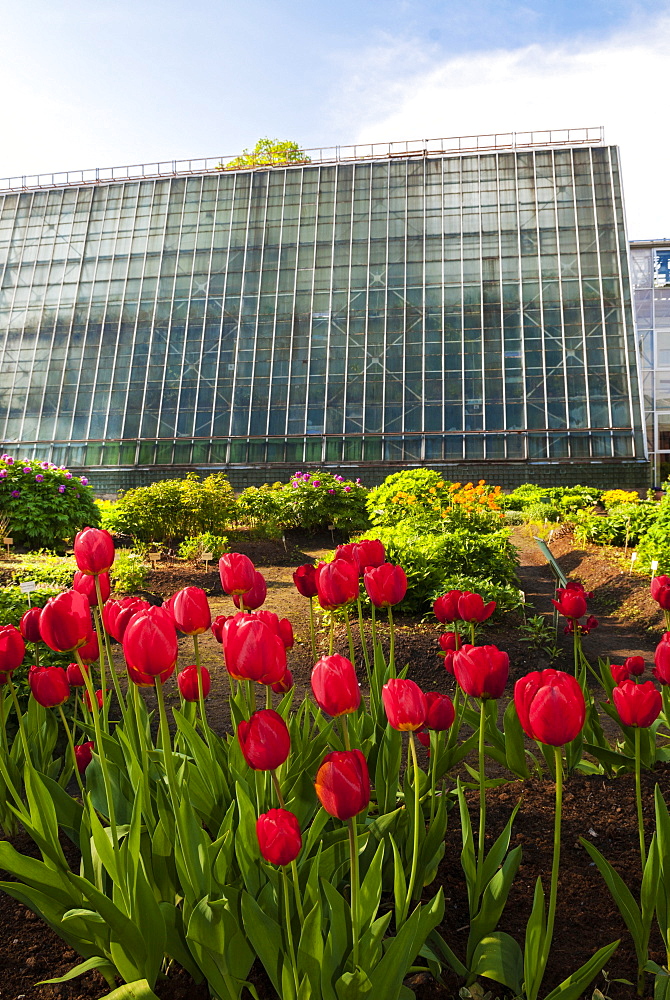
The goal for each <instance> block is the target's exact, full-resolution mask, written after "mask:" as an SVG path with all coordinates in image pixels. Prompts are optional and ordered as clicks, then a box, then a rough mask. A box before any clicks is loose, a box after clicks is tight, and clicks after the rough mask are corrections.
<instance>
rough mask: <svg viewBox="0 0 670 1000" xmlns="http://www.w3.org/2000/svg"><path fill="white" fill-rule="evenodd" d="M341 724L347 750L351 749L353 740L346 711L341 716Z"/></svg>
mask: <svg viewBox="0 0 670 1000" xmlns="http://www.w3.org/2000/svg"><path fill="white" fill-rule="evenodd" d="M340 725H341V726H342V738H343V740H344V746H345V748H346V749H347V750H351V740H350V739H349V722H348V720H347V716H346V713H345V714H344V715H341V716H340Z"/></svg>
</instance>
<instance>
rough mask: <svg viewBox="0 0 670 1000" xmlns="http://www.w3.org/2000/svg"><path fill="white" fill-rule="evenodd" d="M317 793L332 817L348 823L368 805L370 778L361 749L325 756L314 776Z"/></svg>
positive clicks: (334, 752)
mask: <svg viewBox="0 0 670 1000" xmlns="http://www.w3.org/2000/svg"><path fill="white" fill-rule="evenodd" d="M315 788H316V794H317V797H318V799H319V802H320V803H321V805H322V806H323V808H324V809H325V810H326V812H327V813H329V814H330V815H331V816H335V817H336V819H340V820H348V819H351V818H352V817H353V816H357V815H358V814H359V813H360V812H362V811H363V810H364V809H367V807H368V805H369V803H370V776H369V774H368V765H367V761H366V760H365V757H364V756H363V754H362V753H361V751H360V750H342V751H337V750H336V751H333V753H329V754H326V756H325V757H324V758H323V761H322V762H321V766H320V768H319V770H318V771H317V774H316V781H315Z"/></svg>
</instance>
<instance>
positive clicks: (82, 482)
mask: <svg viewBox="0 0 670 1000" xmlns="http://www.w3.org/2000/svg"><path fill="white" fill-rule="evenodd" d="M79 481H80V483H81V485H82V486H88V479H87V478H86V476H82V477H81V479H80V480H79Z"/></svg>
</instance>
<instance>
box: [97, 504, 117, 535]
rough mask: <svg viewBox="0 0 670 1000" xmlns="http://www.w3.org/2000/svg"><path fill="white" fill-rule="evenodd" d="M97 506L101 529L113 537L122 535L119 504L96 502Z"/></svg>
mask: <svg viewBox="0 0 670 1000" xmlns="http://www.w3.org/2000/svg"><path fill="white" fill-rule="evenodd" d="M95 505H96V507H97V508H98V510H99V512H100V527H101V528H104V529H105V531H109V532H110V533H111V534H112V535H115V534H120V533H121V528H120V527H119V524H118V517H119V504H118V501H115V500H96V501H95Z"/></svg>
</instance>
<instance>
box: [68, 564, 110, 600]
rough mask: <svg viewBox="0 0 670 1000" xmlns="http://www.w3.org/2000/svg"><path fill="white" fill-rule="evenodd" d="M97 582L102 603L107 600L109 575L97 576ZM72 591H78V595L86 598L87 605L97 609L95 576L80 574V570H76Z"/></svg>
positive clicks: (101, 574)
mask: <svg viewBox="0 0 670 1000" xmlns="http://www.w3.org/2000/svg"><path fill="white" fill-rule="evenodd" d="M98 580H99V581H100V596H101V597H102V603H103V604H104V603H105V601H106V600H107V599H108V598H109V594H110V591H111V585H110V582H109V573H100V574H99V575H98ZM72 589H73V590H78V591H79V593H80V594H83V595H84V596H85V597H86V598H88V603H89V604H90V605H92V606H93V607H97V604H98V594H97V591H96V589H95V576H92V575H91V574H90V573H82V571H81V570H77V572H76V573H75V574H74V577H73V579H72Z"/></svg>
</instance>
